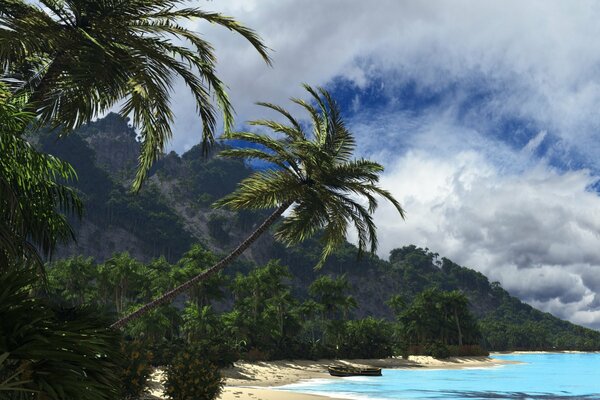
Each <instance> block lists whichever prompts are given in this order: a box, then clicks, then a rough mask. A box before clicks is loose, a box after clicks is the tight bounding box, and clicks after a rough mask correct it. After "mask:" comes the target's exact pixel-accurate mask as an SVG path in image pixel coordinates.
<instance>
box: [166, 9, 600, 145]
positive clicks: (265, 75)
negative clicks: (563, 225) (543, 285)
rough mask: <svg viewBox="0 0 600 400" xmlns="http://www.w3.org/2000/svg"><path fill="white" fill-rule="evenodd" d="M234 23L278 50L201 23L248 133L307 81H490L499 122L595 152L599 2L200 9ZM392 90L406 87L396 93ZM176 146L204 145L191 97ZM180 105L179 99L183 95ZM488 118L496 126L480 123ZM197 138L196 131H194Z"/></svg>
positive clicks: (491, 108)
mask: <svg viewBox="0 0 600 400" xmlns="http://www.w3.org/2000/svg"><path fill="white" fill-rule="evenodd" d="M199 5H200V6H201V7H204V8H206V9H213V10H216V11H222V12H224V13H225V14H228V15H233V16H235V17H236V18H238V19H239V20H240V21H242V22H243V23H245V24H247V25H248V26H250V27H253V28H254V29H256V30H257V31H258V32H259V33H260V34H261V35H262V37H263V38H264V40H265V42H266V43H267V45H268V46H269V47H271V48H272V49H273V52H272V56H273V60H274V67H273V68H269V67H267V66H265V65H264V63H262V61H261V60H260V58H259V57H258V55H257V54H256V53H255V52H254V51H253V50H252V49H251V48H250V46H249V45H248V44H247V43H246V42H245V41H244V40H242V39H241V38H239V37H236V36H235V35H234V34H232V33H231V32H229V31H227V30H225V29H223V28H218V27H211V26H207V24H202V23H195V22H194V23H192V25H195V26H196V27H197V29H198V30H199V31H202V32H206V37H207V39H209V40H211V41H212V42H213V43H214V44H215V47H216V48H217V53H218V57H219V61H220V64H219V72H220V74H221V76H222V77H223V78H224V80H225V82H227V83H228V84H229V87H230V93H231V96H232V100H233V102H234V104H235V106H236V109H237V111H238V117H239V120H240V122H241V121H244V120H247V119H250V118H253V117H255V116H256V115H257V114H258V113H259V111H258V110H257V108H256V107H255V106H252V103H253V102H255V101H257V100H268V101H272V102H277V103H285V102H286V99H287V98H288V97H290V96H294V95H301V94H302V91H301V89H300V88H299V83H300V82H308V83H310V84H319V85H323V84H326V83H328V82H329V81H330V80H331V79H332V78H333V77H336V76H344V77H346V78H348V79H350V80H353V81H354V82H356V83H357V84H358V85H359V86H360V85H364V84H365V83H366V82H368V80H369V79H370V78H371V77H372V75H373V74H374V73H380V72H381V71H388V72H389V71H393V72H394V77H393V79H394V80H396V81H397V80H415V81H416V83H417V84H418V85H419V86H420V87H428V88H434V89H435V88H440V87H445V86H449V85H452V84H455V83H456V82H462V84H465V83H468V82H473V79H476V80H481V83H477V82H475V84H481V85H484V86H488V87H489V88H490V89H492V90H493V96H492V97H491V98H489V99H487V102H486V104H484V110H483V111H484V112H486V113H488V116H489V115H492V116H493V115H498V114H507V113H508V114H510V115H513V116H522V117H525V118H532V119H533V120H535V121H537V122H539V123H540V125H542V126H543V129H547V130H549V131H551V132H553V133H555V134H558V135H559V136H561V137H564V138H567V139H568V140H569V142H570V143H576V144H578V145H579V144H580V148H581V149H583V150H585V151H586V152H588V151H590V150H593V151H597V150H598V149H599V147H598V145H597V144H596V143H597V142H598V141H597V140H596V139H597V133H596V132H597V128H598V127H599V126H600V119H599V117H598V112H597V108H598V107H597V105H598V104H600V85H599V84H598V79H597V78H598V74H599V71H600V69H599V67H600V42H598V41H597V40H596V39H597V37H599V36H600V25H599V24H597V21H598V17H599V16H600V4H598V3H597V2H591V1H582V2H560V1H530V2H525V3H524V2H521V1H516V0H514V1H495V2H477V1H457V2H444V1H432V2H408V1H395V0H394V1H392V0H389V1H384V0H382V1H377V2H364V1H342V0H329V1H323V2H316V1H292V0H261V1H260V2H259V1H250V0H237V1H228V2H209V3H206V4H204V3H201V4H199ZM390 84H391V85H389V86H391V87H393V86H394V82H390ZM178 92H181V95H180V96H179V97H178V103H177V107H178V108H180V112H179V115H180V117H181V118H179V120H178V121H179V123H178V125H177V135H176V138H175V141H174V142H173V146H174V147H175V148H176V149H178V150H182V149H183V147H185V146H189V145H190V144H193V143H195V142H197V138H198V137H197V135H194V134H193V131H196V132H197V131H198V128H197V127H198V122H197V121H196V119H195V117H192V116H193V115H194V113H193V103H192V102H191V99H189V98H187V97H186V95H185V92H184V91H178ZM178 95H179V93H178ZM478 117H480V118H482V117H484V118H485V115H478ZM194 127H196V128H194Z"/></svg>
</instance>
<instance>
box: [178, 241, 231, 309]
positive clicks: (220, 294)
mask: <svg viewBox="0 0 600 400" xmlns="http://www.w3.org/2000/svg"><path fill="white" fill-rule="evenodd" d="M217 260H218V259H217V257H216V256H215V255H214V254H213V253H212V252H210V251H209V250H207V249H205V248H203V247H202V246H201V245H199V244H195V245H192V247H191V249H190V250H189V251H187V252H186V253H185V254H184V255H183V257H181V259H180V260H179V262H178V263H177V264H176V265H175V267H174V268H173V269H172V270H171V279H172V280H173V281H175V282H180V283H184V282H186V281H188V280H190V279H192V278H193V277H195V276H196V275H198V274H200V273H202V272H203V271H204V270H206V269H207V268H208V267H210V266H212V265H213V264H214V263H215V262H216V261H217ZM227 282H228V278H227V277H226V276H225V275H224V274H223V273H218V274H215V275H212V276H211V277H210V278H209V279H207V280H205V281H202V282H198V283H197V284H196V285H194V287H192V288H191V290H190V292H189V294H190V300H191V301H192V302H193V303H194V304H196V306H197V307H198V308H199V309H201V308H202V307H205V306H209V305H210V304H211V302H212V301H213V300H222V299H223V298H224V297H225V293H224V291H223V287H224V286H225V285H226V284H227Z"/></svg>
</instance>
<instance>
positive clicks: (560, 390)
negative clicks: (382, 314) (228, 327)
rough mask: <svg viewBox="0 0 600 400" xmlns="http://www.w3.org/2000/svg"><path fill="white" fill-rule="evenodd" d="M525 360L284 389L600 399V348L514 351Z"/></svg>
mask: <svg viewBox="0 0 600 400" xmlns="http://www.w3.org/2000/svg"><path fill="white" fill-rule="evenodd" d="M494 358H498V359H503V360H514V361H520V362H522V364H508V365H502V366H498V367H490V368H478V369H458V370H425V369H422V370H419V369H405V370H392V369H386V370H383V376H382V377H352V378H341V379H319V380H312V381H306V382H300V383H297V384H293V385H287V386H284V387H281V388H278V389H283V390H290V391H294V392H303V393H313V394H321V395H326V396H331V397H337V398H347V399H600V354H597V353H581V354H579V353H578V354H511V355H495V356H494Z"/></svg>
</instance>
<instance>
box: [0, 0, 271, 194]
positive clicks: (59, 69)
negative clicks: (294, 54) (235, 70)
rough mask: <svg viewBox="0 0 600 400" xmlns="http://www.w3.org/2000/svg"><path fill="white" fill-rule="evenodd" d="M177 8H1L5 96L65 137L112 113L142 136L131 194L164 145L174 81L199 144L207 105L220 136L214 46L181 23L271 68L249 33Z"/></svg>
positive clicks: (109, 0) (119, 0)
mask: <svg viewBox="0 0 600 400" xmlns="http://www.w3.org/2000/svg"><path fill="white" fill-rule="evenodd" d="M185 2H186V1H184V0H64V1H63V0H39V1H37V2H26V1H24V0H0V62H1V64H2V65H1V67H2V69H3V71H8V73H5V74H3V78H4V80H5V81H6V82H11V83H13V93H14V94H16V95H19V96H20V97H23V98H25V99H26V100H27V103H28V109H29V110H31V111H34V112H35V114H36V115H37V116H38V118H39V123H40V124H44V125H47V124H49V125H51V126H54V127H57V126H62V127H63V128H64V129H66V130H70V129H73V128H76V127H78V126H79V125H81V124H82V123H85V122H88V121H90V120H91V119H92V118H93V117H95V116H97V115H100V114H102V113H104V112H106V111H108V110H109V109H112V108H113V107H115V106H116V105H119V106H120V107H121V109H120V113H121V114H123V115H127V116H131V117H132V121H133V123H134V125H135V126H136V127H138V128H139V129H140V134H141V140H142V149H141V154H140V158H139V168H138V174H137V176H136V179H135V182H134V188H135V189H139V188H140V185H141V184H142V181H143V179H144V177H145V175H146V173H147V171H148V169H149V168H150V166H151V165H152V163H153V162H154V161H155V160H156V159H157V157H159V156H160V155H161V154H162V152H163V150H164V147H165V143H166V141H167V140H168V139H169V138H170V137H171V123H172V122H173V113H172V110H171V107H170V100H171V94H172V92H173V85H174V82H175V79H176V78H179V79H182V80H183V82H185V84H186V85H187V86H188V87H189V89H190V91H191V92H192V94H193V96H194V98H195V101H196V108H197V111H198V114H199V115H200V117H201V119H202V123H203V130H202V137H203V141H204V143H205V144H208V143H212V141H213V133H214V130H215V124H216V115H215V109H214V106H213V102H212V97H214V98H215V99H216V102H217V105H218V107H219V108H220V109H221V111H222V113H223V120H224V125H225V128H226V130H228V129H229V128H230V127H231V124H232V120H233V118H232V107H231V104H230V102H229V100H228V98H227V94H226V92H225V87H224V85H223V83H222V82H221V80H220V79H219V78H218V77H217V75H216V72H215V67H216V58H215V55H214V50H213V47H212V46H211V45H210V43H208V42H207V41H205V40H204V39H203V38H202V37H201V36H200V35H199V34H198V33H196V32H194V31H192V30H190V29H188V28H186V27H185V26H184V25H182V21H184V20H196V19H200V20H204V21H207V22H210V23H213V24H216V25H220V26H223V27H225V28H227V29H229V30H231V31H233V32H236V33H238V34H240V35H241V36H242V37H244V38H245V39H246V40H248V41H249V42H250V44H251V45H252V46H253V47H254V48H255V49H256V50H257V51H258V53H259V54H260V55H261V56H262V58H263V59H264V60H265V61H266V62H267V63H270V60H269V57H268V55H267V49H266V47H265V46H264V44H263V43H262V42H261V40H260V38H259V37H258V36H257V35H256V33H255V32H254V31H253V30H251V29H248V28H246V27H244V26H243V25H241V24H239V23H238V22H236V21H235V20H234V19H233V18H231V17H227V16H223V15H221V14H218V13H211V12H205V11H202V10H200V9H198V8H186V7H184V6H183V3H185Z"/></svg>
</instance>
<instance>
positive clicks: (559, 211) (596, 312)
mask: <svg viewBox="0 0 600 400" xmlns="http://www.w3.org/2000/svg"><path fill="white" fill-rule="evenodd" d="M593 181H594V178H593V177H591V176H590V175H589V173H587V172H586V171H576V172H569V173H558V172H556V171H553V170H552V169H549V168H548V167H547V166H546V165H544V164H540V165H538V166H537V167H536V168H533V169H531V170H528V171H526V172H524V173H522V174H509V175H506V174H501V173H499V171H498V169H497V167H496V166H494V165H493V164H492V163H490V162H489V161H488V160H487V159H486V158H485V157H484V156H482V155H481V154H479V153H477V152H474V151H469V150H467V151H462V152H458V153H455V154H453V155H449V154H443V155H441V154H439V153H431V152H427V151H423V150H419V151H414V150H413V151H409V152H407V153H406V154H404V155H403V156H402V157H401V158H399V159H398V160H397V161H396V163H395V164H393V165H392V166H390V168H389V169H388V171H387V172H386V175H385V179H384V180H383V182H382V184H383V185H384V186H385V187H386V188H388V189H389V190H391V191H392V193H393V194H394V195H395V196H396V197H397V198H398V199H400V201H401V203H402V205H403V206H404V207H405V208H406V210H407V213H408V217H407V220H406V221H405V222H402V221H401V220H400V219H399V218H398V217H397V215H395V214H394V211H393V209H392V208H391V207H390V206H389V205H383V204H382V207H381V209H380V210H379V211H378V212H377V214H376V222H377V224H378V226H379V234H380V242H381V247H380V254H381V255H382V256H386V255H387V254H388V252H389V251H390V250H391V249H393V248H396V247H400V246H402V245H406V244H411V243H412V244H416V245H419V246H422V247H429V248H430V249H432V250H433V251H435V252H438V253H440V254H441V255H444V256H446V257H448V258H450V259H452V260H453V261H455V262H457V263H459V264H461V265H465V266H468V267H471V268H474V269H476V270H479V271H481V272H483V273H484V274H485V275H487V276H488V277H489V278H490V280H492V281H494V280H498V281H500V282H501V283H502V284H503V286H504V287H505V288H506V289H507V290H508V291H509V292H511V293H512V294H514V295H517V296H518V297H520V298H521V299H523V300H525V301H527V302H529V303H530V304H532V305H534V306H536V307H538V308H540V309H542V310H544V311H549V312H553V313H554V314H556V315H558V316H560V317H563V318H567V319H570V320H572V321H574V322H579V323H585V324H588V325H594V326H600V305H599V304H596V305H595V306H593V304H592V302H593V300H594V293H595V292H596V291H598V289H599V288H600V281H599V280H598V279H597V276H598V272H599V271H600V254H599V253H598V248H599V247H600V235H599V233H598V232H600V198H599V197H598V196H597V195H596V194H595V193H590V192H589V191H587V187H588V186H589V185H590V184H591V183H593Z"/></svg>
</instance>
